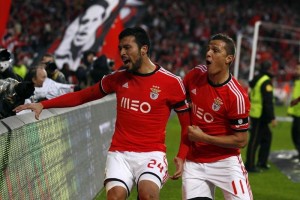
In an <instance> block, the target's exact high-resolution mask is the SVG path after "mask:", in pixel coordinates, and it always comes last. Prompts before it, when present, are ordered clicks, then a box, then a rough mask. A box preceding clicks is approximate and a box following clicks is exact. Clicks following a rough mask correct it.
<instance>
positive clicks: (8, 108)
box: [0, 78, 34, 119]
mask: <svg viewBox="0 0 300 200" xmlns="http://www.w3.org/2000/svg"><path fill="white" fill-rule="evenodd" d="M33 92H34V86H33V84H32V83H31V82H27V81H23V82H19V81H17V80H15V79H13V78H6V79H0V119H3V118H6V117H9V116H13V115H15V114H16V113H15V112H14V111H13V109H14V108H15V107H16V106H18V105H21V104H24V101H25V99H27V98H29V97H30V96H31V95H32V94H33Z"/></svg>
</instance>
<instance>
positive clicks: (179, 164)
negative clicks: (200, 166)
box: [170, 157, 183, 180]
mask: <svg viewBox="0 0 300 200" xmlns="http://www.w3.org/2000/svg"><path fill="white" fill-rule="evenodd" d="M174 163H175V166H176V172H175V173H174V174H173V176H170V179H172V180H177V179H179V178H180V177H181V175H182V172H183V160H182V159H181V158H178V157H175V158H174Z"/></svg>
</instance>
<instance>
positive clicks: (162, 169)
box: [104, 151, 168, 196]
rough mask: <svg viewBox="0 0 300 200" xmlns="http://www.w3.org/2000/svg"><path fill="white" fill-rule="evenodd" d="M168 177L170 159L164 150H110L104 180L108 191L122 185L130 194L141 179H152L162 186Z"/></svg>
mask: <svg viewBox="0 0 300 200" xmlns="http://www.w3.org/2000/svg"><path fill="white" fill-rule="evenodd" d="M167 178H168V161H167V159H166V154H165V153H164V152H160V151H153V152H142V153H136V152H108V155H107V160H106V169H105V181H104V183H105V186H106V191H108V190H109V189H111V188H112V187H114V186H121V187H124V188H125V189H126V190H127V195H128V196H129V194H130V191H131V189H132V187H133V185H134V184H138V183H139V181H141V180H150V181H152V182H154V183H155V184H157V186H158V187H159V188H162V186H163V184H164V183H165V182H166V180H167ZM108 182H109V183H108ZM107 183H108V184H107Z"/></svg>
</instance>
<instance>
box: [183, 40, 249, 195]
mask: <svg viewBox="0 0 300 200" xmlns="http://www.w3.org/2000/svg"><path fill="white" fill-rule="evenodd" d="M234 55H235V44H234V42H233V40H232V39H231V38H230V37H228V36H227V35H224V34H216V35H214V36H212V37H211V39H210V41H209V44H208V47H207V50H206V66H205V65H198V66H196V67H195V68H194V69H192V70H191V71H190V72H189V73H188V74H187V75H186V76H185V78H184V81H183V82H184V84H185V87H186V90H187V94H188V97H189V98H190V100H191V104H192V106H191V123H192V126H189V127H188V138H189V140H190V141H192V144H191V145H190V148H189V152H188V154H187V157H186V161H185V164H184V172H183V175H182V180H183V199H193V200H196V199H197V200H200V199H214V192H215V188H216V187H219V188H220V189H221V190H222V191H223V194H224V198H225V199H235V200H237V199H243V200H246V199H247V200H250V199H252V193H251V189H250V185H249V182H248V175H247V171H246V170H245V167H244V164H243V161H242V158H241V154H240V148H243V147H245V146H246V144H247V138H248V133H247V130H248V128H249V123H248V117H249V109H250V102H249V99H248V96H247V94H246V93H245V91H244V89H243V88H242V86H241V85H240V84H239V83H238V81H237V80H236V79H235V78H234V77H233V76H232V75H231V74H230V72H229V67H230V64H231V63H232V62H233V60H234ZM204 94H205V95H204Z"/></svg>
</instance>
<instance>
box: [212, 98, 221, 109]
mask: <svg viewBox="0 0 300 200" xmlns="http://www.w3.org/2000/svg"><path fill="white" fill-rule="evenodd" d="M222 104H223V102H222V99H221V98H220V97H217V98H215V99H214V102H213V105H212V109H213V110H214V111H218V110H220V108H221V105H222Z"/></svg>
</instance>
